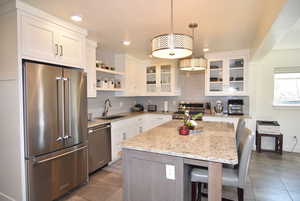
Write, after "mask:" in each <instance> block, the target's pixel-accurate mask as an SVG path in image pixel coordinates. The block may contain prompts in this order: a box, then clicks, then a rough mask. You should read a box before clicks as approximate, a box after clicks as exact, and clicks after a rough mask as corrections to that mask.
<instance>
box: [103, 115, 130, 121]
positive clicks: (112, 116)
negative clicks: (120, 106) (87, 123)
mask: <svg viewBox="0 0 300 201" xmlns="http://www.w3.org/2000/svg"><path fill="white" fill-rule="evenodd" d="M125 116H126V115H111V116H106V117H98V119H103V120H112V119H119V118H123V117H125Z"/></svg>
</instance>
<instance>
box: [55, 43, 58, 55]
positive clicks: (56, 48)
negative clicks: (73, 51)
mask: <svg viewBox="0 0 300 201" xmlns="http://www.w3.org/2000/svg"><path fill="white" fill-rule="evenodd" d="M55 55H58V44H55Z"/></svg>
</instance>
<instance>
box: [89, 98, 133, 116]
mask: <svg viewBox="0 0 300 201" xmlns="http://www.w3.org/2000/svg"><path fill="white" fill-rule="evenodd" d="M107 98H109V99H110V100H111V104H112V107H111V108H110V109H109V112H108V115H112V114H117V113H122V112H129V111H130V108H131V107H132V106H133V105H135V104H136V98H135V97H116V96H115V94H114V92H97V97H96V98H88V112H89V113H93V116H94V117H99V116H102V113H103V111H104V101H105V100H106V99H107Z"/></svg>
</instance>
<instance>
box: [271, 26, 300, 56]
mask: <svg viewBox="0 0 300 201" xmlns="http://www.w3.org/2000/svg"><path fill="white" fill-rule="evenodd" d="M299 36H300V20H298V22H297V23H296V24H295V25H294V26H293V27H291V29H290V30H289V31H288V32H287V33H286V34H285V35H284V36H283V37H282V38H281V40H279V42H278V43H277V44H276V45H275V46H274V48H273V49H276V50H286V49H299V48H300V37H299Z"/></svg>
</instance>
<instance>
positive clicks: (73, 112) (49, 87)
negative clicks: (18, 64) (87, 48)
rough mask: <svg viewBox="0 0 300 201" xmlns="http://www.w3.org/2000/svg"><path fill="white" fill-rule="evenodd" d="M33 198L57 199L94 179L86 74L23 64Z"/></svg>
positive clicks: (36, 200)
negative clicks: (89, 164)
mask: <svg viewBox="0 0 300 201" xmlns="http://www.w3.org/2000/svg"><path fill="white" fill-rule="evenodd" d="M23 80H24V103H25V104H24V110H25V114H24V119H25V148H26V150H25V152H26V158H25V159H26V170H27V192H28V200H29V201H50V200H54V199H57V198H58V197H60V196H61V195H63V194H64V193H66V192H68V191H69V190H71V189H72V188H74V187H76V186H78V185H80V184H83V183H85V182H86V181H87V179H88V169H87V146H86V139H87V98H86V74H85V73H84V72H83V71H81V70H78V69H75V68H65V67H62V66H57V65H47V64H41V63H36V62H31V61H24V62H23Z"/></svg>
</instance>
